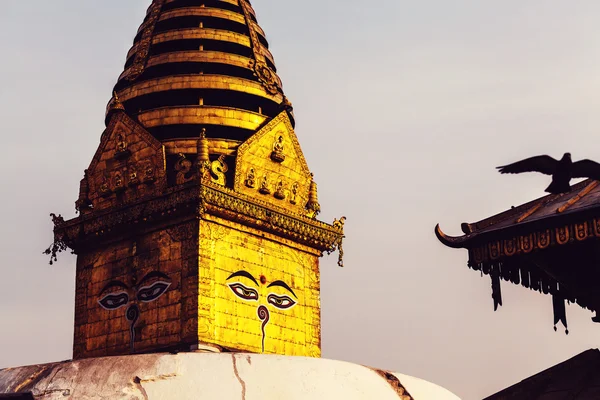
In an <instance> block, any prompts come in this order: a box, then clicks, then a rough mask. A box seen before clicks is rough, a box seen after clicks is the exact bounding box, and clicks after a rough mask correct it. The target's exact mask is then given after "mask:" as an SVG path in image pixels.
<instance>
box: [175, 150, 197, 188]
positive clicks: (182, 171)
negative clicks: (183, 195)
mask: <svg viewBox="0 0 600 400" xmlns="http://www.w3.org/2000/svg"><path fill="white" fill-rule="evenodd" d="M175 170H176V171H177V176H176V178H175V182H176V183H177V184H178V185H182V184H184V183H186V182H189V181H191V180H192V179H193V176H189V172H190V171H191V170H192V162H191V161H190V160H188V159H187V158H186V157H185V155H184V154H182V153H179V160H177V164H175Z"/></svg>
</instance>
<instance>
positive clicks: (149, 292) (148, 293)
mask: <svg viewBox="0 0 600 400" xmlns="http://www.w3.org/2000/svg"><path fill="white" fill-rule="evenodd" d="M169 286H171V283H170V282H165V281H158V282H155V283H153V284H152V285H149V286H143V287H141V288H140V289H139V290H138V292H137V298H138V300H139V301H141V302H144V303H149V302H151V301H154V300H156V299H158V298H159V297H160V296H162V295H163V294H164V293H165V292H166V291H167V289H168V288H169Z"/></svg>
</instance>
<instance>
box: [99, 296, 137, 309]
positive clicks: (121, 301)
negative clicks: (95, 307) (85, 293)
mask: <svg viewBox="0 0 600 400" xmlns="http://www.w3.org/2000/svg"><path fill="white" fill-rule="evenodd" d="M98 303H99V304H100V306H102V308H104V309H105V310H116V309H118V308H121V307H123V306H125V305H127V303H129V295H128V294H127V292H119V293H110V294H107V295H106V296H104V297H102V298H101V299H100V300H98Z"/></svg>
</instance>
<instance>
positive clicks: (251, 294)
mask: <svg viewBox="0 0 600 400" xmlns="http://www.w3.org/2000/svg"><path fill="white" fill-rule="evenodd" d="M229 289H231V291H232V292H233V293H234V294H235V295H236V296H237V297H239V298H241V299H244V300H252V301H256V300H258V292H257V291H256V290H254V289H251V288H249V287H246V286H244V285H242V284H241V283H230V284H229Z"/></svg>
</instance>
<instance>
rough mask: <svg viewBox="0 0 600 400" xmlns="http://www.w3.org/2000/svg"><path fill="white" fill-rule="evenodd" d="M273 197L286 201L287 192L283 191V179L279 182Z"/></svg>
mask: <svg viewBox="0 0 600 400" xmlns="http://www.w3.org/2000/svg"><path fill="white" fill-rule="evenodd" d="M273 196H274V197H275V198H276V199H279V200H283V199H285V191H284V190H283V179H280V180H279V182H277V187H276V189H275V194H273Z"/></svg>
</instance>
